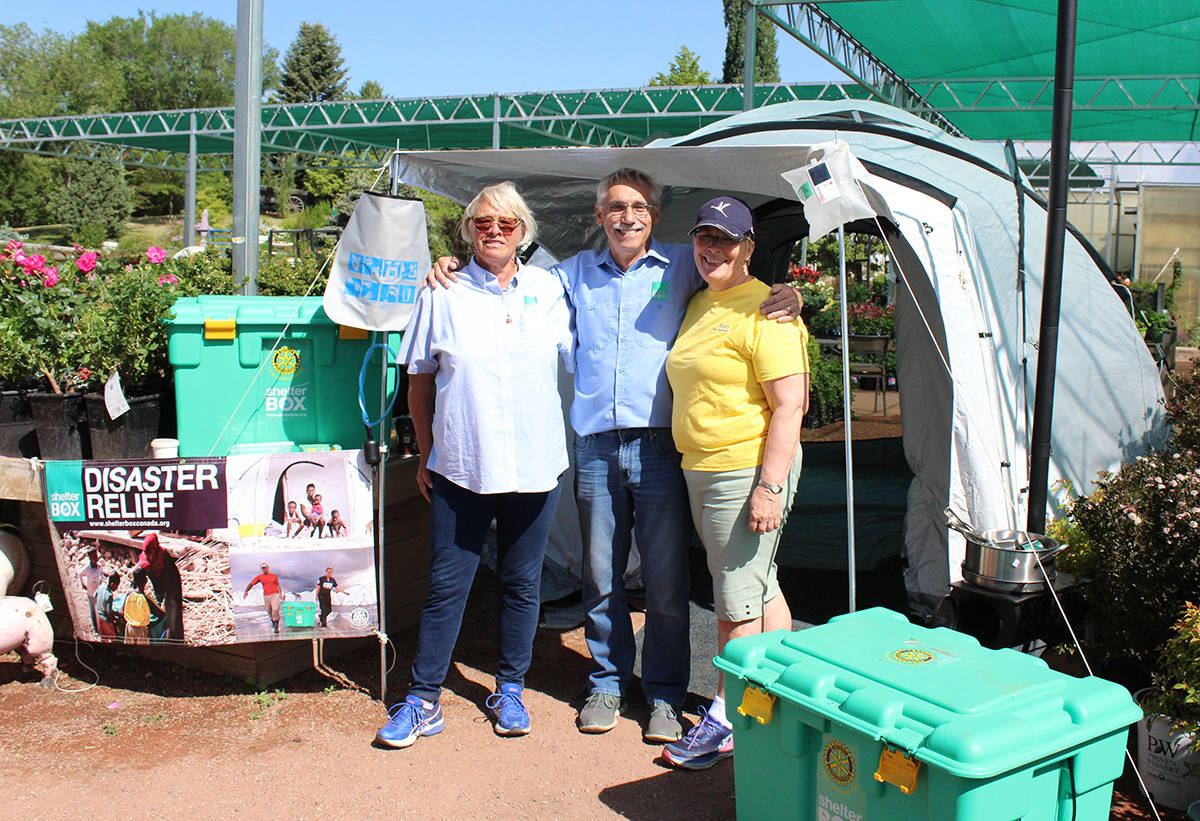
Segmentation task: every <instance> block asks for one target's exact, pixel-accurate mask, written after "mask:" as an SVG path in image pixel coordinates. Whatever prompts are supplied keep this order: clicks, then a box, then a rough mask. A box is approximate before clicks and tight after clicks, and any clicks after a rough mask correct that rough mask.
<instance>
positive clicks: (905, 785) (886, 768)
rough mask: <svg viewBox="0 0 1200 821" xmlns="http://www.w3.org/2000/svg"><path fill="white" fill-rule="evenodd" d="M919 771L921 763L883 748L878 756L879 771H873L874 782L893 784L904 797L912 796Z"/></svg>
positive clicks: (895, 751) (896, 751)
mask: <svg viewBox="0 0 1200 821" xmlns="http://www.w3.org/2000/svg"><path fill="white" fill-rule="evenodd" d="M920 770H921V762H920V761H917V760H916V759H915V758H912V757H911V756H907V755H905V754H904V753H902V752H900V751H899V750H889V749H888V748H887V747H884V748H883V752H881V753H880V754H879V769H877V770H876V771H875V780H876V781H882V782H883V783H885V784H894V785H896V786H897V787H899V788H900V792H902V793H904V794H905V795H912V792H913V790H915V789H916V788H917V773H918V772H919V771H920Z"/></svg>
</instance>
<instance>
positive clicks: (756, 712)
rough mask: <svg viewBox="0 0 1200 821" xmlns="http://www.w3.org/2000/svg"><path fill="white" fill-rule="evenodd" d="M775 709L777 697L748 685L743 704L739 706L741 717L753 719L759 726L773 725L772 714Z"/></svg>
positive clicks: (743, 695)
mask: <svg viewBox="0 0 1200 821" xmlns="http://www.w3.org/2000/svg"><path fill="white" fill-rule="evenodd" d="M774 709H775V696H774V695H772V694H771V693H768V692H766V691H765V690H760V689H759V688H757V687H755V686H754V685H753V684H747V685H746V690H745V692H744V693H742V703H741V704H739V705H738V708H737V711H738V714H739V715H743V716H746V717H747V718H752V719H754V720H755V721H757V722H758V723H759V724H770V723H771V712H772V711H773V710H774Z"/></svg>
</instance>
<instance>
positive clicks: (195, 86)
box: [78, 12, 236, 111]
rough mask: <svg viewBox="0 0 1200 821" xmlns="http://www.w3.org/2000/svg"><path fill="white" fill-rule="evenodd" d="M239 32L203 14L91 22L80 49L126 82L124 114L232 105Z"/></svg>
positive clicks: (143, 15)
mask: <svg viewBox="0 0 1200 821" xmlns="http://www.w3.org/2000/svg"><path fill="white" fill-rule="evenodd" d="M235 38H236V28H235V27H234V26H231V25H229V24H228V23H224V22H221V21H220V20H216V19H213V18H211V17H206V16H204V15H202V14H199V13H196V14H190V15H187V14H171V15H166V16H163V17H159V16H157V15H156V14H154V13H153V12H142V13H141V15H140V16H138V17H113V18H112V19H110V20H108V21H107V22H105V23H96V22H91V21H89V22H88V24H87V28H86V29H84V32H83V34H81V35H80V36H79V38H78V43H79V45H80V47H81V48H82V49H83V50H85V51H87V52H88V53H92V54H96V55H100V60H101V63H102V64H103V65H104V68H105V69H106V70H109V71H113V70H115V72H116V73H117V75H118V76H119V77H120V80H121V86H122V87H121V100H120V105H119V107H118V110H121V111H157V110H162V109H177V108H203V107H207V106H226V105H231V104H232V103H233V84H234V48H235Z"/></svg>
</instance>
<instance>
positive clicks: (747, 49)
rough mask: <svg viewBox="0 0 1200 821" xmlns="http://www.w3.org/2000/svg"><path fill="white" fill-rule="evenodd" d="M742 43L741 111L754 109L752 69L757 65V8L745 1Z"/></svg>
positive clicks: (747, 0)
mask: <svg viewBox="0 0 1200 821" xmlns="http://www.w3.org/2000/svg"><path fill="white" fill-rule="evenodd" d="M743 37H745V40H744V41H743V42H742V55H743V56H742V111H749V110H750V109H752V108H754V67H755V64H757V63H758V55H757V53H756V50H757V48H758V6H756V5H754V3H752V2H750V0H746V24H745V32H744V33H743Z"/></svg>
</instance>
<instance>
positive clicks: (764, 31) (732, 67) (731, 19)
mask: <svg viewBox="0 0 1200 821" xmlns="http://www.w3.org/2000/svg"><path fill="white" fill-rule="evenodd" d="M722 2H723V3H724V4H725V31H726V37H725V64H724V66H723V67H722V69H721V82H723V83H740V82H742V80H743V79H744V78H743V76H742V74H743V67H744V66H745V64H746V63H745V56H746V55H745V37H744V36H743V35H744V34H745V30H746V7H745V3H744V2H742V0H722ZM754 49H755V51H754V81H755V82H756V83H777V82H779V58H778V56H776V54H775V24H774V23H772V22H771V21H770V20H767V19H766V18H764V17H762V16H759V18H758V29H757V38H756V39H755V41H754Z"/></svg>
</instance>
